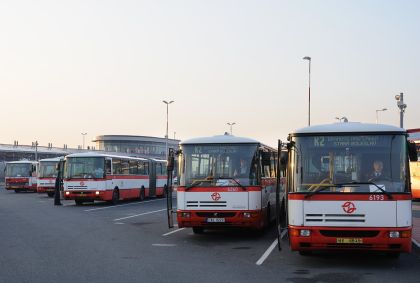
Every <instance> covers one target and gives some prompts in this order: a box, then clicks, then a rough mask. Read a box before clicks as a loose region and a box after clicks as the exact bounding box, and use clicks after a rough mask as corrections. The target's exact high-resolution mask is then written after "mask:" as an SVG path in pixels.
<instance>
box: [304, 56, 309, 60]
mask: <svg viewBox="0 0 420 283" xmlns="http://www.w3.org/2000/svg"><path fill="white" fill-rule="evenodd" d="M303 60H309V61H311V57H309V56H305V57H303Z"/></svg>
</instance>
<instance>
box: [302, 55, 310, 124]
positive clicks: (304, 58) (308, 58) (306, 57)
mask: <svg viewBox="0 0 420 283" xmlns="http://www.w3.org/2000/svg"><path fill="white" fill-rule="evenodd" d="M303 60H308V62H309V85H308V126H310V125H311V57H309V56H305V57H303Z"/></svg>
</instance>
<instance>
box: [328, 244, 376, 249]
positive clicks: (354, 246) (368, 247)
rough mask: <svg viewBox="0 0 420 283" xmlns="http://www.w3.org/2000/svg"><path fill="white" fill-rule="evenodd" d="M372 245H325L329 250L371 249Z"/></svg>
mask: <svg viewBox="0 0 420 283" xmlns="http://www.w3.org/2000/svg"><path fill="white" fill-rule="evenodd" d="M372 247H373V245H372V244H327V248H330V249H371V248H372Z"/></svg>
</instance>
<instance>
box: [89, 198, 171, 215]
mask: <svg viewBox="0 0 420 283" xmlns="http://www.w3.org/2000/svg"><path fill="white" fill-rule="evenodd" d="M158 200H165V198H161V199H152V200H146V201H138V202H131V203H125V204H117V205H112V206H105V207H97V208H91V209H86V210H85V211H87V212H88V211H96V210H102V209H108V208H114V207H120V206H126V205H133V204H142V203H148V202H154V201H158Z"/></svg>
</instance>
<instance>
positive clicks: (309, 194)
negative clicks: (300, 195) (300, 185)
mask: <svg viewBox="0 0 420 283" xmlns="http://www.w3.org/2000/svg"><path fill="white" fill-rule="evenodd" d="M337 186H338V185H334V184H327V185H324V186H322V187H320V188H319V189H317V190H314V191H312V192H310V193H308V194H307V195H306V196H305V198H310V197H311V196H313V195H314V194H317V193H319V192H322V191H325V190H326V189H329V188H331V187H337Z"/></svg>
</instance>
